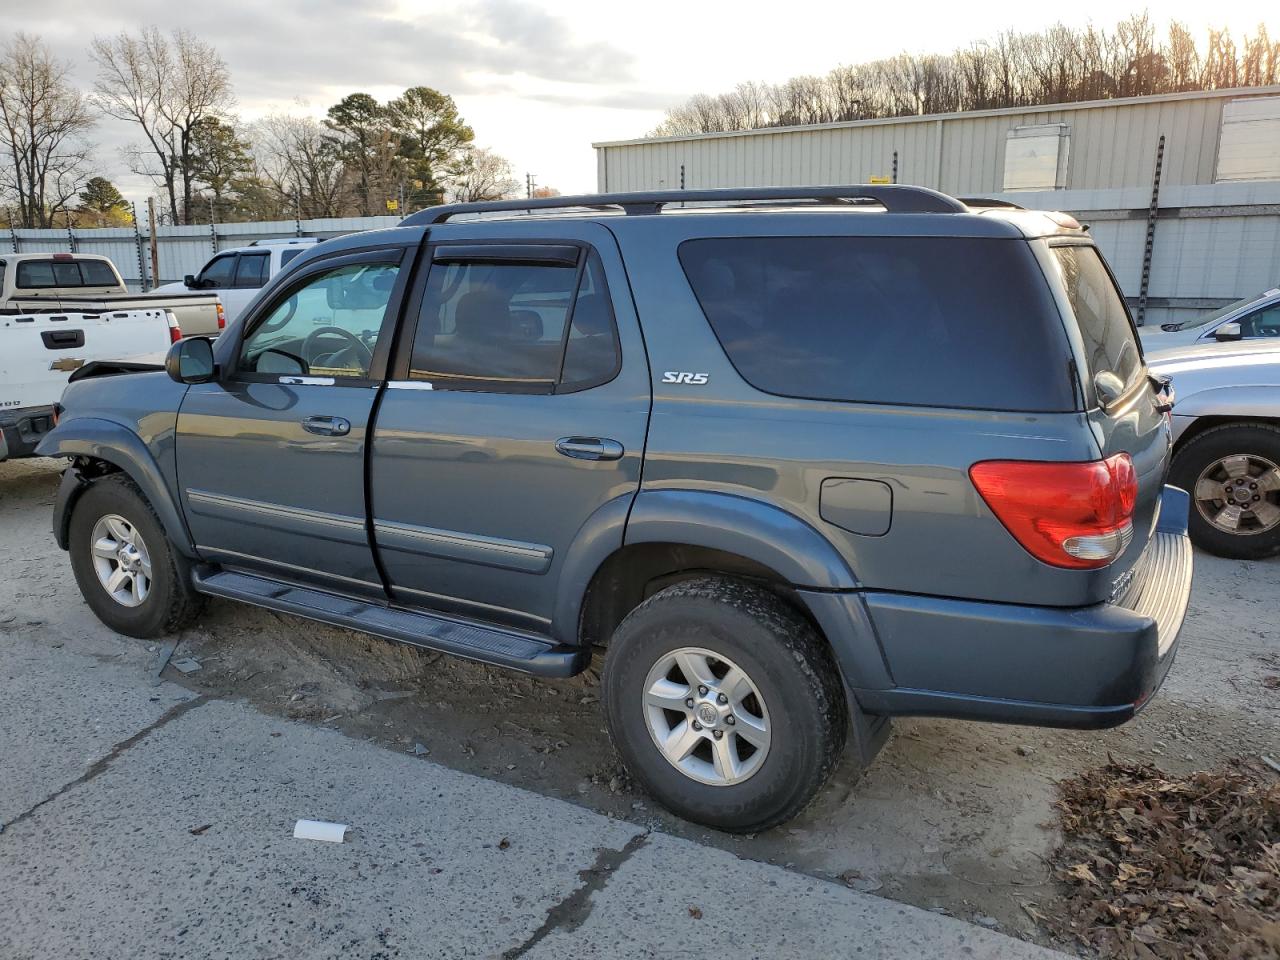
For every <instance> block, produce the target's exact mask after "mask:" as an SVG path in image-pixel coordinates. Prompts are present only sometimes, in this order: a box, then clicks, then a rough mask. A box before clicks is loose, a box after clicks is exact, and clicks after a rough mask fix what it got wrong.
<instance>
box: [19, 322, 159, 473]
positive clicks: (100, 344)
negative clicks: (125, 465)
mask: <svg viewBox="0 0 1280 960" xmlns="http://www.w3.org/2000/svg"><path fill="white" fill-rule="evenodd" d="M171 317H172V314H171V313H170V312H169V311H167V310H116V311H110V312H106V313H100V314H99V313H29V314H4V315H0V460H7V459H11V458H14V457H26V456H31V454H32V453H34V451H35V448H36V444H38V443H39V442H40V440H41V439H42V438H43V437H44V435H45V434H46V433H48V432H49V431H50V430H52V429H53V426H54V422H53V420H54V418H53V412H54V404H55V403H56V402H57V401H58V399H59V398H60V397H61V396H62V391H63V389H64V388H65V387H66V385H67V382H68V380H69V379H70V378H71V376H72V374H73V373H75V372H78V371H80V370H81V369H83V368H84V367H85V366H86V365H93V364H95V363H100V362H101V361H106V360H112V361H132V362H138V361H143V360H155V359H157V358H159V357H162V356H163V353H164V351H165V350H166V349H168V347H169V344H170V342H171V340H172V339H173V336H174V333H173V328H172V327H171V326H170V319H171Z"/></svg>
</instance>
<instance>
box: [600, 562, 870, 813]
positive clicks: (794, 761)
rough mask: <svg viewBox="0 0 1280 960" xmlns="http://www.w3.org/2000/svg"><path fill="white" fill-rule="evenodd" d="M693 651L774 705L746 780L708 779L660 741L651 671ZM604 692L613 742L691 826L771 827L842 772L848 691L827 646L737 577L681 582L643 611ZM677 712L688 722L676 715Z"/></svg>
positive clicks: (606, 676)
mask: <svg viewBox="0 0 1280 960" xmlns="http://www.w3.org/2000/svg"><path fill="white" fill-rule="evenodd" d="M685 647H697V648H702V649H705V650H709V651H711V652H712V653H714V654H717V655H720V656H723V657H726V658H727V659H728V660H730V661H732V662H733V663H735V664H737V665H738V666H739V667H741V669H742V670H743V671H745V673H746V674H747V676H748V677H749V678H750V680H751V682H752V683H753V684H754V685H755V687H756V688H758V690H759V694H760V699H761V700H763V701H764V704H765V705H766V707H767V716H768V724H769V728H770V737H771V739H770V742H769V746H768V750H767V752H766V753H765V755H764V759H763V761H761V762H760V765H759V767H758V768H757V769H756V770H755V772H754V773H752V774H751V775H750V776H749V777H747V778H746V779H744V780H742V781H740V782H737V783H729V784H709V783H704V782H700V781H699V780H697V779H695V778H693V777H692V776H690V775H688V774H686V773H685V772H684V771H682V770H681V769H679V768H677V767H676V766H675V765H674V763H673V762H672V761H669V760H668V759H667V757H666V756H665V755H664V754H663V752H662V751H661V750H659V748H658V746H657V744H656V742H655V738H654V736H653V735H651V733H650V726H649V720H648V719H647V717H646V708H645V706H644V693H645V685H646V681H647V680H648V678H649V672H650V670H651V669H655V668H656V665H657V664H658V663H659V662H660V661H661V660H662V659H663V658H664V657H665V656H667V655H668V654H671V653H672V651H676V650H679V649H681V648H685ZM601 687H602V694H603V701H604V704H603V705H604V711H605V717H606V720H607V722H608V726H609V735H610V737H611V738H612V740H613V743H614V746H615V747H616V749H617V750H618V753H619V754H620V755H621V757H622V760H623V763H624V764H625V765H626V767H627V769H628V771H629V772H630V773H631V775H632V777H634V778H635V779H636V781H637V782H639V783H640V784H641V785H643V786H644V787H645V788H646V789H647V790H648V791H649V792H650V793H651V794H652V795H653V796H654V797H656V798H657V799H658V800H659V801H660V802H661V803H662V804H663V805H664V806H666V807H667V808H669V809H670V810H672V811H673V812H675V813H677V814H679V815H680V816H682V817H684V818H685V819H687V820H692V821H694V822H696V823H701V824H706V825H707V826H710V827H716V828H718V829H720V830H727V831H730V832H735V833H748V832H755V831H759V830H766V829H768V828H770V827H773V826H777V825H778V824H780V823H783V822H785V821H787V820H790V819H791V818H792V817H794V816H795V815H796V814H798V813H799V812H800V811H801V810H803V809H804V808H805V806H806V805H808V803H809V802H810V801H811V800H812V799H813V798H814V796H815V795H816V794H817V793H818V791H819V790H820V789H821V788H822V785H823V784H824V783H826V781H827V779H828V778H829V777H830V776H831V774H832V772H833V771H834V770H835V767H836V764H837V762H838V761H839V759H840V754H841V752H842V750H843V749H844V743H845V737H846V735H847V733H848V726H849V721H848V712H847V707H846V704H845V698H844V689H843V686H842V684H841V682H840V675H839V673H838V671H837V669H836V666H835V663H834V662H833V660H832V658H831V654H830V651H829V649H828V648H827V646H826V644H825V643H824V642H823V640H822V638H821V637H819V636H818V634H817V632H816V631H815V630H814V629H813V627H812V626H811V625H810V624H809V623H808V621H806V620H805V619H804V618H803V617H802V616H800V614H799V613H797V612H796V611H795V610H794V609H793V608H792V607H790V606H788V605H787V604H786V603H784V602H783V601H782V600H780V599H779V598H778V597H776V596H774V595H773V594H771V593H769V592H768V591H767V590H764V589H761V588H760V587H756V586H753V585H751V584H747V583H742V582H739V581H734V580H729V579H721V578H706V579H699V580H691V581H686V582H684V583H678V584H675V585H674V586H671V587H668V588H667V589H665V590H662V591H661V592H659V593H656V594H654V595H653V596H652V597H650V598H649V599H648V600H646V601H645V602H644V603H642V604H640V606H638V607H636V608H635V609H634V610H632V611H631V613H630V614H628V616H627V617H626V619H625V620H623V621H622V624H621V625H620V626H619V627H618V629H617V630H616V631H615V633H614V635H613V638H612V640H610V642H609V647H608V651H607V654H606V657H605V663H604V670H603V673H602V677H601ZM667 716H669V717H671V720H672V722H673V723H675V724H679V723H680V722H681V718H680V716H679V714H678V713H676V712H674V711H673V712H671V713H669V714H667ZM723 729H724V730H726V731H727V730H730V729H731V728H729V727H724V728H723ZM708 749H710V746H709V745H708ZM735 749H737V748H735Z"/></svg>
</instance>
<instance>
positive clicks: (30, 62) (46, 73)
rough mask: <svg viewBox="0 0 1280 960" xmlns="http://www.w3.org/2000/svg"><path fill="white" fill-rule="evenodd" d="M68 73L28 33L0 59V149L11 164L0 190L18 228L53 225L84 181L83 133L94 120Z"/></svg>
mask: <svg viewBox="0 0 1280 960" xmlns="http://www.w3.org/2000/svg"><path fill="white" fill-rule="evenodd" d="M69 72H70V67H69V65H68V64H66V63H63V62H61V61H59V60H56V59H55V58H54V57H53V55H52V53H50V51H49V48H48V47H47V46H46V45H45V43H44V41H42V40H40V39H39V38H38V37H33V36H30V35H28V34H23V33H19V34H17V35H16V36H14V37H13V39H12V40H10V41H9V42H8V43H7V44H5V47H4V50H3V55H2V57H0V146H3V148H4V150H5V153H6V154H7V155H8V157H7V159H8V160H9V161H10V163H11V164H12V166H8V165H6V166H4V167H0V189H3V190H5V191H6V192H11V193H13V194H14V195H15V198H16V200H17V212H18V217H17V220H18V222H19V223H18V225H19V226H23V227H48V226H52V224H53V218H54V216H55V215H56V214H58V213H59V212H62V211H64V210H66V209H67V208H68V205H69V203H70V201H71V200H72V199H73V198H75V197H76V195H77V194H78V193H79V192H80V188H81V187H82V186H84V184H85V183H86V181H87V180H88V173H87V172H86V171H85V161H86V159H87V156H88V151H89V145H88V144H87V143H86V142H85V141H84V134H85V133H86V132H87V131H88V130H89V128H90V127H92V126H93V118H92V116H91V115H90V112H89V110H88V107H87V105H86V103H85V99H84V97H83V96H82V95H81V93H80V91H79V90H77V89H76V88H75V87H74V86H73V85H72V84H71V81H70V79H69Z"/></svg>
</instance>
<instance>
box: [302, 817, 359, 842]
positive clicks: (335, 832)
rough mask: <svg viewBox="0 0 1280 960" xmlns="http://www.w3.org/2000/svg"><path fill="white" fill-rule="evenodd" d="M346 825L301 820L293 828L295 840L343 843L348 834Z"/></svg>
mask: <svg viewBox="0 0 1280 960" xmlns="http://www.w3.org/2000/svg"><path fill="white" fill-rule="evenodd" d="M347 829H348V828H347V825H346V824H345V823H326V822H325V821H324V820H299V821H298V822H297V824H296V825H295V826H294V828H293V839H295V840H324V841H325V842H326V843H341V842H342V838H343V836H344V835H345V834H346V832H347Z"/></svg>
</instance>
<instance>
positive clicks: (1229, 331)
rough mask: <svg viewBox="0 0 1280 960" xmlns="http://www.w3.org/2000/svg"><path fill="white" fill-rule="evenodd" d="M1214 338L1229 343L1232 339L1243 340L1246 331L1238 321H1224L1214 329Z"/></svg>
mask: <svg viewBox="0 0 1280 960" xmlns="http://www.w3.org/2000/svg"><path fill="white" fill-rule="evenodd" d="M1213 339H1215V340H1217V341H1219V342H1221V343H1227V342H1228V341H1231V340H1243V339H1244V331H1243V330H1241V329H1240V324H1238V323H1224V324H1223V325H1222V326H1220V327H1219V328H1218V329H1217V330H1215V331H1213Z"/></svg>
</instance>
